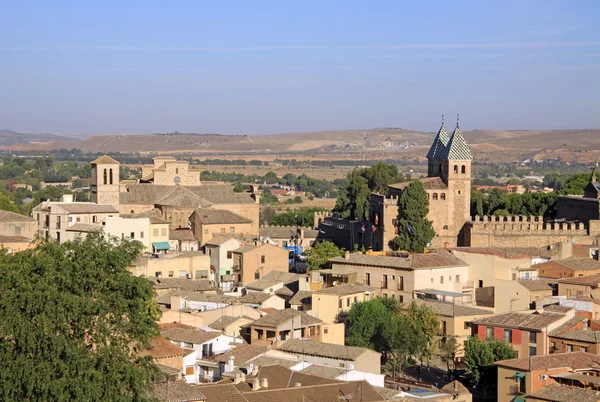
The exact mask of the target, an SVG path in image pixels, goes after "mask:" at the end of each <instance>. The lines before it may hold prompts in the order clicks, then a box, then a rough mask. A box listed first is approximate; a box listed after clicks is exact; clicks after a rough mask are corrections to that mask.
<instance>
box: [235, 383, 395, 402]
mask: <svg viewBox="0 0 600 402" xmlns="http://www.w3.org/2000/svg"><path fill="white" fill-rule="evenodd" d="M243 396H244V397H245V398H246V400H247V401H248V402H281V401H285V402H339V401H340V400H348V401H352V400H359V399H362V401H364V402H376V401H385V398H383V397H382V396H381V395H379V393H377V391H376V390H375V388H374V387H373V386H372V385H371V384H369V383H368V382H367V381H352V382H341V383H336V384H323V385H312V386H306V387H305V386H301V387H293V388H285V389H267V390H263V389H260V390H258V391H249V392H245V393H244V394H243Z"/></svg>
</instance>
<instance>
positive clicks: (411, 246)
mask: <svg viewBox="0 0 600 402" xmlns="http://www.w3.org/2000/svg"><path fill="white" fill-rule="evenodd" d="M398 206H399V207H400V215H399V219H398V236H396V237H395V238H394V239H393V240H392V241H391V242H390V248H391V249H392V250H405V251H413V252H418V253H422V252H423V250H424V248H425V247H426V246H427V243H429V242H430V241H431V239H433V237H434V236H435V230H433V227H432V226H431V221H429V220H427V213H428V212H429V201H428V200H427V193H426V192H425V187H423V183H421V182H420V181H418V180H413V181H412V182H411V183H410V184H409V185H408V186H406V188H405V189H404V191H403V192H402V195H401V196H400V199H399V200H398Z"/></svg>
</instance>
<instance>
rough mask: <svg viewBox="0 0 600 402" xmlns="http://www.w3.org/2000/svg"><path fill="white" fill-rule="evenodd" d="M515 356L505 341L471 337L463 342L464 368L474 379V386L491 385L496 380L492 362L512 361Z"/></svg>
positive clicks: (494, 367)
mask: <svg viewBox="0 0 600 402" xmlns="http://www.w3.org/2000/svg"><path fill="white" fill-rule="evenodd" d="M517 355H518V354H517V352H516V351H515V350H514V349H513V348H512V347H511V346H510V344H508V343H507V342H505V341H501V340H496V339H484V340H480V339H479V338H477V337H471V338H469V340H468V341H467V342H465V367H466V368H467V370H468V371H470V372H471V374H473V377H475V383H476V384H479V383H481V382H483V383H486V384H490V383H493V382H494V381H495V380H496V366H494V362H497V361H500V360H506V359H514V358H516V357H517Z"/></svg>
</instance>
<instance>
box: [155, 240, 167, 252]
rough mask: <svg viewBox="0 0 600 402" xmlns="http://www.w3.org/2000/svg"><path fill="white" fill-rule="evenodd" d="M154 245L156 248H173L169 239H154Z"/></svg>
mask: <svg viewBox="0 0 600 402" xmlns="http://www.w3.org/2000/svg"><path fill="white" fill-rule="evenodd" d="M152 247H153V248H154V249H155V250H169V249H170V248H171V245H170V244H169V242H168V241H153V242H152Z"/></svg>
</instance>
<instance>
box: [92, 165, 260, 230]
mask: <svg viewBox="0 0 600 402" xmlns="http://www.w3.org/2000/svg"><path fill="white" fill-rule="evenodd" d="M153 161H154V164H153V165H149V166H143V167H142V178H141V179H139V180H124V181H123V182H121V181H120V180H119V167H120V164H119V162H118V161H116V160H115V159H113V158H111V157H109V156H107V155H104V156H101V157H100V158H98V159H96V160H94V161H93V162H92V200H93V202H94V203H96V204H98V205H110V206H113V207H114V208H116V209H117V210H119V211H120V212H122V213H123V214H128V215H137V214H142V213H149V212H157V213H158V214H159V215H160V216H162V217H163V219H166V220H168V221H169V223H170V228H171V229H180V228H190V227H191V226H192V220H191V216H192V214H193V213H194V211H196V209H198V208H202V209H211V210H221V211H229V212H230V213H233V214H237V215H239V216H241V217H243V218H245V219H247V220H248V222H250V229H249V232H250V234H251V235H252V236H256V237H257V236H258V222H259V201H260V196H259V195H258V194H257V193H255V192H253V193H234V192H233V187H232V186H231V185H228V184H219V185H214V184H203V183H201V182H200V171H199V170H197V169H194V168H190V167H189V164H188V162H186V161H177V160H176V159H175V158H172V157H156V158H154V159H153ZM154 210H155V211H154ZM228 229H229V228H228ZM194 235H195V236H196V238H197V239H198V240H200V238H199V235H200V234H199V233H194Z"/></svg>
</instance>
